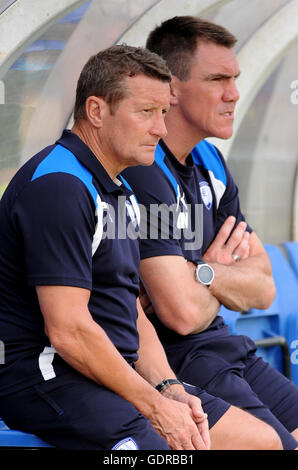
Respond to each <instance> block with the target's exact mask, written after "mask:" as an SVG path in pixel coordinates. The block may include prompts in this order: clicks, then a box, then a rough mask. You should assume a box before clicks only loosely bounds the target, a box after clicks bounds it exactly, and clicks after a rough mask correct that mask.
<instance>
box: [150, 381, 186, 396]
mask: <svg viewBox="0 0 298 470" xmlns="http://www.w3.org/2000/svg"><path fill="white" fill-rule="evenodd" d="M174 384H178V385H182V386H183V384H182V382H180V380H178V379H165V380H163V381H162V382H160V383H159V384H158V385H156V387H155V388H156V390H157V391H158V392H160V393H162V392H163V391H164V390H166V388H168V387H169V386H170V385H174Z"/></svg>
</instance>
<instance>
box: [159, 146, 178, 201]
mask: <svg viewBox="0 0 298 470" xmlns="http://www.w3.org/2000/svg"><path fill="white" fill-rule="evenodd" d="M164 159H165V152H164V151H163V149H162V148H161V146H160V145H159V144H158V145H157V147H156V150H155V155H154V160H155V162H156V164H157V165H158V166H159V167H160V168H161V170H162V171H163V172H164V173H165V174H166V176H167V177H168V178H169V180H170V182H171V183H172V185H173V187H174V189H175V193H176V196H178V194H179V193H178V183H177V181H176V180H175V178H174V176H173V174H172V173H171V171H170V169H169V168H168V167H167V165H166V163H165V160H164Z"/></svg>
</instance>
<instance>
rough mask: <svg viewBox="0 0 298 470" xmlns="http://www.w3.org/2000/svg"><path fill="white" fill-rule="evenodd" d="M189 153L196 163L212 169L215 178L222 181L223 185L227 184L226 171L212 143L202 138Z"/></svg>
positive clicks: (209, 169)
mask: <svg viewBox="0 0 298 470" xmlns="http://www.w3.org/2000/svg"><path fill="white" fill-rule="evenodd" d="M191 154H192V157H193V159H194V162H195V163H196V164H197V165H200V166H203V167H204V168H206V170H208V171H212V173H213V174H214V176H215V178H216V179H218V180H220V181H222V182H223V184H224V185H225V186H226V185H227V176H226V172H225V169H224V166H223V164H222V161H221V159H220V156H219V155H218V153H217V150H216V148H215V147H214V145H212V144H210V142H207V140H202V141H201V142H200V143H199V144H198V145H196V146H195V148H194V149H193V150H192V152H191Z"/></svg>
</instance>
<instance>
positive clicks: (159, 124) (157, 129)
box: [150, 114, 168, 139]
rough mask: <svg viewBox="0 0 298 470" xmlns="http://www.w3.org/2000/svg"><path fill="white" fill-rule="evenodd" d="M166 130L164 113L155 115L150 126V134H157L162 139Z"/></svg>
mask: <svg viewBox="0 0 298 470" xmlns="http://www.w3.org/2000/svg"><path fill="white" fill-rule="evenodd" d="M167 133H168V131H167V128H166V123H165V117H164V114H160V115H159V116H156V118H155V120H154V123H153V125H152V127H151V130H150V134H152V135H157V136H158V137H159V138H160V139H163V138H164V137H165V136H166V135H167Z"/></svg>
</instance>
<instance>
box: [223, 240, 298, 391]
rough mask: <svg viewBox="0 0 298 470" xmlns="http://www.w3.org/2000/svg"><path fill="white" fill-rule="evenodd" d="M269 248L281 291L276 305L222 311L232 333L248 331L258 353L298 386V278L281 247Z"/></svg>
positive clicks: (270, 246) (277, 286)
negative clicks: (264, 307) (238, 310)
mask: <svg viewBox="0 0 298 470" xmlns="http://www.w3.org/2000/svg"><path fill="white" fill-rule="evenodd" d="M265 249H266V251H267V253H268V256H269V258H270V260H271V263H272V271H273V278H274V281H275V285H276V290H277V293H276V297H275V299H274V301H273V303H272V305H271V306H270V307H269V308H268V309H266V310H258V309H250V310H249V311H248V312H233V311H231V310H228V309H226V308H225V307H222V308H221V310H220V314H221V315H222V316H223V317H224V319H225V321H226V323H227V324H228V325H229V327H230V330H231V332H232V334H245V335H247V336H249V337H250V338H252V339H253V340H255V341H256V343H257V345H258V350H257V354H258V355H261V356H262V357H263V358H264V359H265V360H266V361H267V362H269V363H270V364H271V365H272V366H273V367H275V368H276V369H277V370H279V371H280V372H282V373H284V374H285V375H287V376H288V377H291V379H292V380H293V381H294V382H295V383H296V384H297V385H298V353H297V360H296V351H297V350H298V344H297V345H296V343H298V341H296V340H298V278H296V276H295V273H294V271H293V269H292V268H291V266H290V264H289V262H288V260H287V259H286V257H285V255H284V254H283V252H282V250H281V249H280V248H279V247H278V246H275V245H265Z"/></svg>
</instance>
